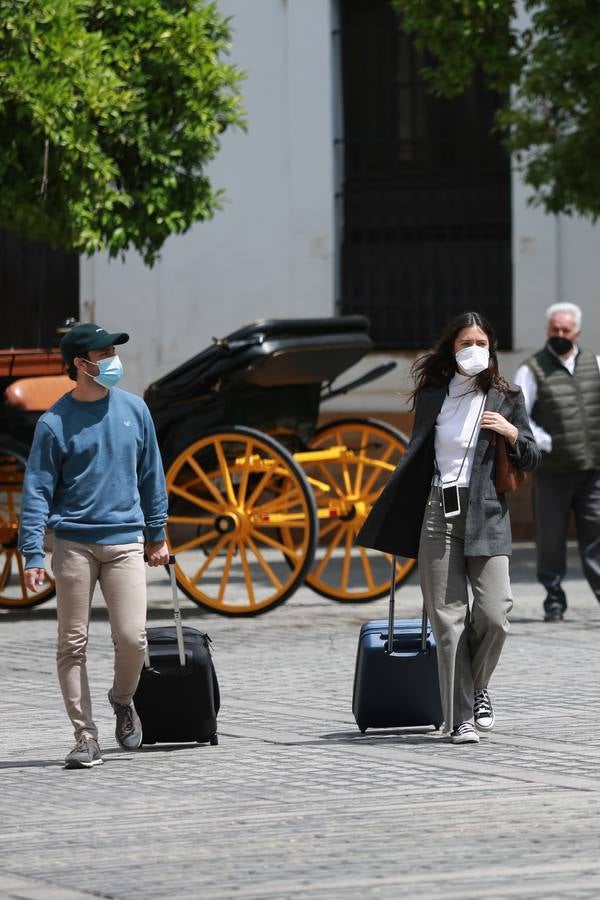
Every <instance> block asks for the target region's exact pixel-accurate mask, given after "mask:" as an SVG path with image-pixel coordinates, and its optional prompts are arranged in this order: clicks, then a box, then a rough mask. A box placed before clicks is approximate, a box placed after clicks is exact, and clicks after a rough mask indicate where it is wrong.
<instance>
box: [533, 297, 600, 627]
mask: <svg viewBox="0 0 600 900" xmlns="http://www.w3.org/2000/svg"><path fill="white" fill-rule="evenodd" d="M546 315H547V319H548V340H547V342H546V345H545V346H544V348H543V349H542V350H540V351H539V352H538V353H535V354H534V355H533V356H532V357H530V358H529V359H528V360H526V361H525V362H524V363H523V365H522V366H521V367H520V368H519V370H518V371H517V373H516V375H515V381H516V383H517V384H518V385H520V387H521V389H522V390H523V394H524V397H525V405H526V408H527V412H528V413H529V418H530V422H531V429H532V431H533V435H534V437H535V440H536V442H537V444H538V446H539V448H540V450H542V460H541V462H540V464H539V466H538V468H537V470H536V472H535V475H534V485H533V508H534V517H535V533H536V534H535V536H536V546H537V577H538V580H539V581H540V582H541V584H543V586H544V587H545V589H546V599H545V600H544V619H545V621H546V622H561V621H562V619H563V617H564V613H565V610H566V608H567V598H566V595H565V592H564V590H563V588H562V580H563V578H564V576H565V573H566V570H567V532H568V527H569V519H570V514H571V510H573V512H574V514H575V523H576V526H577V542H578V544H579V553H580V555H581V562H582V566H583V571H584V574H585V577H586V578H587V581H588V584H589V585H590V587H591V589H592V591H593V592H594V595H595V597H596V599H597V600H598V601H600V357H599V356H596V354H595V353H592V352H590V351H589V350H584V349H582V348H580V347H579V345H578V343H577V342H578V338H579V334H580V331H581V310H580V308H579V307H578V306H576V305H575V304H574V303H555V304H553V305H552V306H550V307H549V309H548V310H547V311H546Z"/></svg>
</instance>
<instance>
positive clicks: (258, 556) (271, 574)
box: [248, 537, 283, 591]
mask: <svg viewBox="0 0 600 900" xmlns="http://www.w3.org/2000/svg"><path fill="white" fill-rule="evenodd" d="M248 546H249V547H250V549H251V550H252V552H253V553H254V555H255V557H256V559H257V560H258V563H259V565H260V566H261V567H262V569H263V571H264V572H265V573H266V574H267V575H268V577H269V578H270V579H271V582H272V584H274V585H275V587H276V588H277V590H279V591H280V590H281V588H282V587H283V585H282V583H281V581H280V580H279V578H278V577H277V575H276V574H275V572H274V571H273V569H272V568H271V566H270V565H269V563H268V562H267V561H266V559H265V558H264V556H263V555H262V553H261V552H260V550H259V549H258V547H257V546H256V544H255V543H254V541H253V540H252V538H251V537H249V538H248Z"/></svg>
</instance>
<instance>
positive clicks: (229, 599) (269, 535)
mask: <svg viewBox="0 0 600 900" xmlns="http://www.w3.org/2000/svg"><path fill="white" fill-rule="evenodd" d="M167 493H168V496H169V519H168V523H167V539H168V543H169V548H170V550H171V552H172V553H174V554H175V556H176V569H175V573H176V577H177V583H178V584H179V586H180V587H181V589H182V591H183V592H184V593H185V594H186V595H187V596H188V597H189V598H190V599H191V600H193V601H194V602H195V603H197V604H198V605H200V606H206V607H209V608H210V609H212V610H214V611H215V612H218V613H221V614H223V615H240V616H252V615H257V614H259V613H263V612H266V611H267V610H269V609H272V608H273V607H275V606H277V605H278V604H280V603H283V602H284V600H286V599H287V598H288V597H289V596H290V595H291V594H292V593H293V592H294V591H295V590H296V588H297V587H299V586H300V585H301V584H302V582H303V581H304V579H305V576H306V573H307V572H308V570H309V569H310V566H311V565H312V561H313V556H314V552H315V546H316V540H317V531H318V524H317V512H316V505H315V499H314V496H313V492H312V490H311V488H310V485H309V484H308V482H307V480H306V478H305V476H304V473H303V471H302V468H301V467H300V466H299V465H298V463H296V462H295V460H294V458H293V456H292V455H291V454H290V453H289V452H288V451H287V450H286V449H285V448H284V447H283V446H282V445H281V444H279V443H278V442H277V441H276V440H274V439H273V438H271V437H269V436H268V435H265V434H263V433H262V432H260V431H255V430H254V429H252V428H246V427H241V426H239V427H238V426H234V427H231V428H228V429H226V430H223V431H218V430H215V431H212V432H210V433H208V434H206V435H205V436H204V437H203V438H202V439H201V440H199V441H196V442H195V443H194V444H192V445H191V446H190V447H187V448H186V449H185V450H184V451H183V452H182V453H180V454H179V456H178V457H177V458H176V459H175V461H174V462H173V463H172V464H171V465H170V466H169V468H168V470H167ZM282 528H285V530H286V534H288V535H291V536H292V538H291V539H290V540H289V541H282V539H281V534H280V531H281V529H282Z"/></svg>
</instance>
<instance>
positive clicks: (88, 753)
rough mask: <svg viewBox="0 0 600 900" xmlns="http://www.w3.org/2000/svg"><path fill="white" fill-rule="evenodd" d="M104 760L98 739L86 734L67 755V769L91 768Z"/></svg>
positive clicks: (99, 764)
mask: <svg viewBox="0 0 600 900" xmlns="http://www.w3.org/2000/svg"><path fill="white" fill-rule="evenodd" d="M103 762H104V760H103V759H102V754H101V753H100V747H99V746H98V741H95V740H94V738H91V737H88V736H87V735H85V734H84V735H83V737H80V738H79V739H78V741H77V743H76V744H75V746H74V747H73V749H72V750H71V752H70V753H69V754H67V756H66V757H65V769H91V768H92V766H101V765H102V763H103Z"/></svg>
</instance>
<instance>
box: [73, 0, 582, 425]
mask: <svg viewBox="0 0 600 900" xmlns="http://www.w3.org/2000/svg"><path fill="white" fill-rule="evenodd" d="M337 2H338V0H252V2H249V0H219V7H220V9H221V10H222V12H223V13H224V14H225V15H227V16H230V17H231V18H232V27H233V51H232V59H233V60H234V62H235V63H236V64H237V65H239V66H241V67H242V68H244V69H245V70H246V72H247V79H246V81H245V82H244V84H243V94H244V102H245V106H246V109H247V112H248V133H247V134H244V133H242V132H230V133H228V134H226V135H225V136H224V139H223V145H222V149H221V152H220V154H219V156H218V157H217V159H216V160H215V161H214V163H213V164H212V165H211V168H210V174H211V177H212V179H213V182H214V184H215V185H216V186H219V187H223V188H224V189H225V191H226V194H227V199H226V206H225V209H224V211H223V212H221V213H219V214H217V216H216V218H215V219H214V220H213V221H212V222H207V223H202V224H199V225H197V226H195V227H194V228H193V229H191V231H190V232H189V233H188V234H187V235H183V236H179V237H176V238H171V239H170V240H169V241H168V242H167V244H166V245H165V248H164V251H163V254H162V259H161V261H160V262H159V263H158V264H157V265H156V266H155V267H154V269H152V270H149V269H146V268H145V267H144V266H143V264H142V262H141V260H140V258H139V257H138V256H137V255H136V254H129V255H128V256H127V258H126V260H125V262H121V261H114V260H113V261H109V260H108V259H107V258H106V257H104V256H97V257H95V258H93V259H91V260H82V263H81V273H82V279H81V299H82V317H83V319H84V320H86V321H89V320H95V321H97V322H99V323H101V324H102V325H104V326H105V327H107V328H109V329H117V328H118V329H123V330H128V331H130V332H131V334H132V341H131V343H130V345H129V346H128V347H127V348H126V349H124V351H123V358H124V362H125V366H126V373H127V374H126V378H125V382H124V385H125V387H126V388H128V389H130V390H134V391H137V392H140V393H141V392H142V391H143V390H144V388H145V387H146V386H147V385H148V384H149V383H150V382H151V381H153V380H155V379H156V378H158V377H160V376H161V375H163V374H165V373H166V372H167V371H169V370H170V369H172V368H174V367H175V366H176V365H178V364H179V363H181V362H183V361H185V360H186V359H188V358H189V357H191V356H192V355H194V354H195V353H197V352H199V351H200V350H201V349H202V348H203V347H204V346H206V345H207V344H208V343H209V342H210V339H211V338H212V336H213V335H214V336H222V335H224V334H227V333H228V332H230V331H233V330H235V329H236V328H238V327H240V326H242V325H244V324H246V323H248V322H250V321H252V320H254V319H257V318H263V317H278V318H281V317H287V316H289V317H298V316H311V315H314V316H327V315H331V314H333V313H334V303H335V297H336V294H337V293H339V286H337V287H336V274H337V268H338V267H337V263H336V259H335V254H336V248H337V242H338V239H337V236H336V228H338V229H339V226H340V223H341V219H340V209H339V208H338V216H337V221H335V217H334V198H335V195H336V192H338V194H339V191H340V176H341V174H342V173H341V169H340V165H339V159H338V158H337V156H336V154H335V144H334V140H335V138H336V137H337V138H340V137H341V136H342V135H341V128H342V126H341V118H340V117H341V91H340V87H339V77H338V76H339V73H338V72H337V70H336V64H337V63H336V58H335V54H336V52H337V50H336V42H335V40H332V30H333V28H334V27H335V24H336V19H335V10H336V8H337ZM523 21H524V20H523ZM338 155H339V154H338ZM528 196H529V190H528V189H527V188H525V187H524V186H523V184H522V182H521V180H520V178H519V176H518V174H516V173H515V174H514V176H513V273H514V291H513V332H514V351H513V352H512V353H504V354H502V356H501V365H502V369H503V372H504V374H506V376H507V377H512V375H513V374H514V371H515V369H516V368H517V366H518V364H519V363H520V362H521V361H522V359H523V358H524V357H525V356H527V355H529V353H531V352H533V351H535V350H537V349H538V348H539V347H540V346H541V345H542V343H543V341H544V333H545V310H546V308H547V306H549V305H550V303H553V302H556V301H557V300H570V301H574V302H576V303H578V304H579V305H580V306H581V307H582V309H583V313H584V323H583V334H582V344H585V345H587V346H589V347H592V348H594V349H596V350H600V303H599V297H598V293H599V290H600V287H599V286H600V228H599V227H597V226H593V225H591V224H590V223H589V222H585V221H583V220H580V219H576V218H575V219H572V218H567V217H558V218H556V217H552V216H547V215H545V214H544V213H543V212H542V211H541V210H540V209H539V208H533V207H531V206H529V205H528V203H527V198H528ZM394 356H395V358H396V359H397V361H398V368H397V370H396V371H395V372H394V373H392V374H390V375H388V376H387V377H386V378H385V379H384V380H382V381H378V382H376V383H373V384H371V385H368V386H366V387H365V388H363V389H361V390H360V391H359V392H353V393H352V394H349V395H347V396H346V397H343V398H339V399H337V400H335V401H333V402H332V407H335V408H336V409H347V410H351V409H356V408H362V409H366V410H373V411H377V410H396V409H398V408H399V407H400V408H403V407H404V405H405V404H404V401H403V399H402V396H399V395H398V391H400V392H405V391H406V389H407V387H409V384H410V382H409V378H408V372H409V368H410V363H411V361H412V359H413V354H410V353H400V354H395V355H394ZM388 357H389V354H388V355H386V357H385V358H388ZM381 359H382V358H381V357H377V358H375V359H368V360H364V361H363V363H361V364H360V365H359V366H358V369H357V371H356V372H352V373H348V378H350V377H352V376H354V375H356V374H361V373H362V372H364V371H366V369H367V368H369V367H370V366H371V365H375V364H377V363H378V362H380V361H381Z"/></svg>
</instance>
